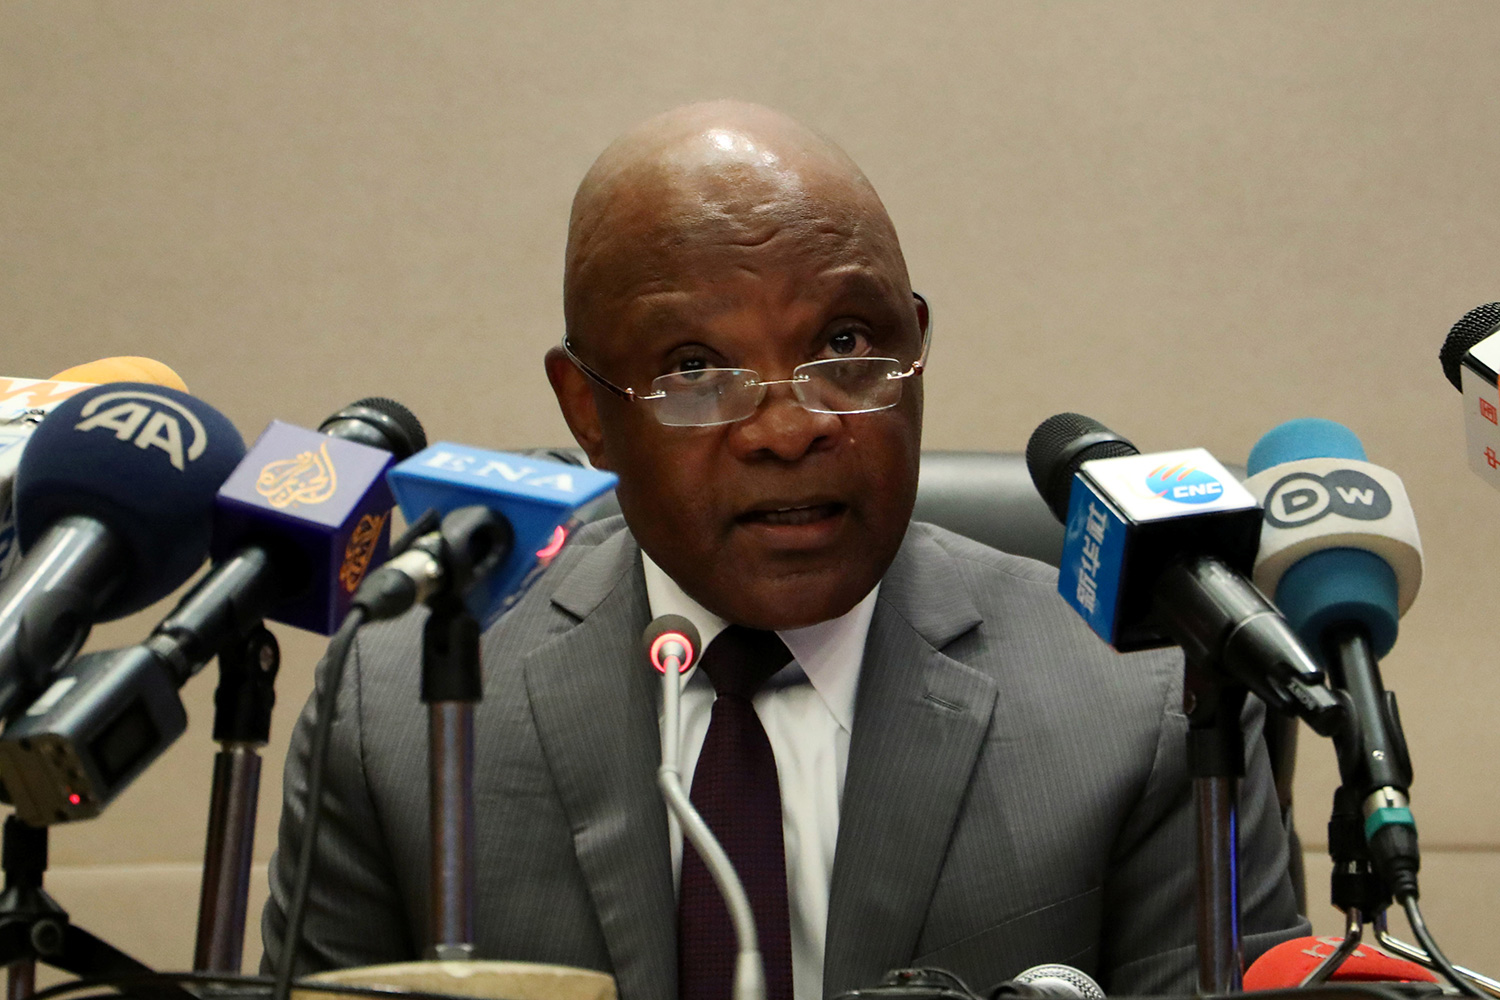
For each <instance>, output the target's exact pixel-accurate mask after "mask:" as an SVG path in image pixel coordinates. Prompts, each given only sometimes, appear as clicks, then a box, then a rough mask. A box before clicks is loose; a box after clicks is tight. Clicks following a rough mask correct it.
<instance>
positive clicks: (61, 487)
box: [15, 382, 245, 621]
mask: <svg viewBox="0 0 1500 1000" xmlns="http://www.w3.org/2000/svg"><path fill="white" fill-rule="evenodd" d="M244 455H245V442H244V440H243V439H242V438H241V437H240V433H239V431H237V430H235V427H234V425H233V424H232V423H230V422H229V419H228V418H227V417H225V416H224V415H223V414H222V413H220V412H219V411H218V410H216V409H214V408H213V407H212V406H209V405H208V404H207V403H205V402H203V401H202V400H200V399H195V398H194V397H192V396H189V395H188V394H187V393H185V392H178V391H177V390H176V389H168V388H166V387H164V386H159V385H148V384H146V383H141V382H115V383H112V384H109V385H101V386H97V387H95V388H93V389H87V390H85V391H83V392H80V393H79V394H78V395H76V396H74V397H72V398H71V399H69V400H67V401H65V402H64V403H62V404H61V405H60V406H58V407H57V409H55V410H53V411H52V412H51V413H49V414H48V415H47V419H46V420H43V421H42V422H41V423H40V424H38V425H37V429H36V431H35V433H33V434H32V436H31V439H30V440H29V441H28V442H27V445H26V450H25V452H23V453H22V455H21V463H20V466H19V468H18V469H17V470H16V493H15V511H16V534H17V537H18V538H19V540H20V543H21V549H22V551H23V552H24V551H26V550H27V549H29V548H30V547H31V546H32V545H33V544H34V543H35V542H36V541H37V540H38V539H39V538H40V537H41V536H42V535H43V534H44V533H45V532H46V531H47V529H48V528H49V527H51V526H52V525H53V524H54V523H56V522H57V521H58V520H60V519H61V518H64V517H68V516H71V515H82V516H85V517H91V518H94V519H96V520H98V521H100V522H102V523H103V524H104V525H106V526H107V527H108V528H110V530H111V531H112V532H114V534H115V536H116V537H117V538H118V539H119V540H120V542H121V543H122V545H123V547H124V550H125V566H124V567H123V569H124V572H125V576H124V579H123V580H122V583H121V586H120V587H119V588H117V590H116V596H115V597H114V598H113V599H112V600H111V602H110V603H109V604H108V605H106V606H105V608H104V609H103V612H102V614H101V616H100V620H101V621H107V620H109V619H111V618H119V617H121V616H123V615H127V614H130V613H132V612H135V611H139V610H140V609H141V608H144V607H146V606H147V605H149V604H151V603H153V602H155V601H158V600H160V599H161V598H163V597H165V596H167V595H168V594H170V593H171V592H172V591H174V590H176V589H177V588H178V587H179V586H180V585H181V584H183V583H184V582H186V580H187V579H188V577H190V576H192V575H193V573H194V571H196V570H197V568H198V567H199V566H200V565H202V563H203V560H204V558H206V557H207V555H208V543H209V535H210V532H211V529H212V524H213V509H214V495H215V494H216V493H217V492H218V489H219V486H220V484H222V483H223V482H224V480H225V478H227V477H228V475H229V473H230V472H231V471H232V470H233V469H234V467H235V466H236V465H237V464H239V461H240V459H241V458H243V457H244Z"/></svg>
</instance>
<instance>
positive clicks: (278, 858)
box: [261, 639, 417, 974]
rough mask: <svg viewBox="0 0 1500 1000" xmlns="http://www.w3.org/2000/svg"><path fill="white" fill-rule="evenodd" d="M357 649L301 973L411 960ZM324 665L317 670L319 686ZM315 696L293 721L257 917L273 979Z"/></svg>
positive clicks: (341, 708)
mask: <svg viewBox="0 0 1500 1000" xmlns="http://www.w3.org/2000/svg"><path fill="white" fill-rule="evenodd" d="M360 649H361V643H360V642H359V641H358V640H357V639H356V641H355V643H354V644H353V646H352V648H351V650H350V655H349V660H348V663H347V664H346V666H345V671H344V676H343V683H342V684H341V685H340V690H339V696H338V702H337V709H336V711H335V713H334V721H333V738H332V740H331V742H330V745H329V752H328V764H327V768H326V770H325V771H324V778H323V802H322V810H323V818H322V822H321V825H320V826H319V829H318V840H317V848H316V850H315V853H314V855H313V866H312V877H311V882H310V884H309V889H308V895H307V910H306V917H305V919H304V922H303V931H302V939H301V941H300V943H299V946H298V948H297V959H296V971H297V973H298V974H303V973H308V972H316V971H320V970H323V969H330V968H344V967H348V966H358V965H371V964H376V963H380V962H392V961H399V960H402V959H407V958H416V957H417V955H416V951H417V949H416V946H415V944H414V943H413V941H412V939H411V931H410V926H409V924H408V922H407V915H406V912H405V908H404V907H403V904H402V901H401V898H400V896H399V893H398V891H397V886H396V879H395V876H394V868H393V865H392V863H391V857H390V854H389V852H388V848H387V844H386V840H385V836H384V834H383V831H382V824H381V823H380V820H379V816H378V815H377V811H376V809H375V806H374V803H373V801H372V798H371V795H370V790H369V786H368V783H367V781H366V775H365V767H364V754H363V740H364V731H365V720H364V719H363V718H362V717H361V697H360V687H361V677H360V674H361V669H360V666H361V665H360ZM326 673H327V663H326V662H324V663H322V664H320V665H319V668H318V684H319V686H321V685H322V684H324V683H325V681H326ZM316 698H317V695H316V693H314V695H313V696H312V697H311V698H309V700H308V703H307V706H306V707H305V708H304V709H303V711H302V715H301V716H300V718H299V719H298V720H297V725H296V728H295V730H294V731H293V733H292V740H291V746H290V748H289V750H288V752H287V760H286V769H285V771H284V774H283V804H282V811H281V829H280V833H279V837H278V840H277V847H276V852H275V854H273V855H272V857H271V865H270V883H271V885H270V888H271V894H270V898H269V899H268V900H267V902H266V908H265V911H264V913H263V915H262V917H261V933H262V936H263V938H264V941H265V954H264V955H263V957H262V958H261V971H262V972H263V973H268V974H269V973H272V972H274V971H275V965H276V961H277V959H278V957H279V956H280V954H281V949H282V948H284V947H286V946H287V942H286V939H285V938H286V931H287V915H288V911H289V910H290V908H291V905H292V893H293V884H294V882H295V879H296V869H297V853H298V851H299V849H300V847H301V844H302V841H303V837H304V835H305V834H304V831H305V829H306V824H307V815H308V804H307V783H308V770H309V767H310V764H311V758H312V733H313V723H314V717H315V714H316V713H315V702H316Z"/></svg>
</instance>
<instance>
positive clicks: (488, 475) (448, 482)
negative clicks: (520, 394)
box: [354, 441, 616, 628]
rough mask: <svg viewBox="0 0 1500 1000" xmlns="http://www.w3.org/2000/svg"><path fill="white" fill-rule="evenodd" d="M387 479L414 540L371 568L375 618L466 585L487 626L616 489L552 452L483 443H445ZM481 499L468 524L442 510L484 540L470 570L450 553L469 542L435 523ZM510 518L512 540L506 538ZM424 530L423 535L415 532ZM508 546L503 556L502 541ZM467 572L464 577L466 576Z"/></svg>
mask: <svg viewBox="0 0 1500 1000" xmlns="http://www.w3.org/2000/svg"><path fill="white" fill-rule="evenodd" d="M388 478H389V480H390V484H391V488H392V489H393V490H395V493H396V500H397V502H398V503H400V505H401V513H402V515H403V516H404V517H405V518H406V520H407V522H408V523H409V524H411V525H412V528H411V530H409V531H408V533H407V534H408V537H409V538H415V540H414V541H409V542H407V543H406V544H402V545H398V546H397V547H398V548H399V549H401V551H400V553H399V554H398V555H395V556H393V557H392V558H391V559H390V560H389V561H388V562H387V563H386V564H385V565H384V566H382V567H381V568H380V569H379V570H378V571H377V572H375V573H372V574H370V577H369V579H367V580H366V581H365V583H364V585H363V586H362V587H361V588H360V590H359V592H358V593H357V594H356V595H355V597H354V603H355V604H356V605H357V606H360V607H363V608H364V609H365V611H366V613H367V614H368V616H369V619H370V620H377V619H382V618H392V617H395V616H396V615H399V614H401V613H402V612H404V611H406V610H407V609H408V608H410V607H411V606H412V605H413V604H416V603H418V602H420V601H428V600H430V599H431V598H433V597H434V596H435V595H437V594H438V593H442V592H448V593H455V592H459V591H462V592H463V594H464V596H463V600H464V604H465V606H466V608H467V610H468V612H469V614H471V615H472V616H473V617H474V618H475V619H476V620H477V621H478V622H479V623H480V627H481V628H488V627H489V626H490V625H491V624H492V623H494V621H495V620H496V619H497V618H499V617H500V616H501V615H502V614H503V613H505V612H506V611H507V610H509V609H510V607H511V606H512V605H514V604H515V602H516V601H517V600H519V599H520V598H521V595H523V594H524V593H525V592H526V590H527V589H528V588H529V587H530V586H531V584H532V583H533V582H535V580H536V578H537V576H539V575H540V574H541V572H542V571H543V570H545V569H546V568H547V567H548V566H549V565H551V563H552V560H553V559H554V558H556V556H557V554H558V552H560V551H561V550H562V547H563V545H564V544H566V542H567V539H568V536H569V535H570V534H572V532H573V529H574V528H575V527H576V526H577V524H578V523H580V518H579V517H578V516H577V515H578V513H579V511H580V510H581V509H582V508H584V507H586V506H587V505H589V504H590V503H592V502H593V501H595V500H597V499H598V498H599V497H601V496H603V495H604V494H605V493H608V492H609V491H610V490H612V489H614V485H615V481H616V477H615V476H614V474H613V473H608V472H600V471H598V470H597V469H590V468H585V467H583V466H578V465H569V464H566V463H563V462H554V461H550V460H547V459H541V458H533V457H528V456H525V455H514V454H508V453H505V452H494V451H484V450H481V449H479V448H470V447H468V446H466V445H460V444H452V443H450V442H446V441H444V442H439V443H438V444H435V445H432V446H431V447H429V448H427V449H425V450H424V451H422V452H420V453H418V454H416V455H413V456H412V457H411V458H408V459H406V460H405V461H404V462H401V463H399V464H398V465H396V466H395V468H393V469H391V471H390V473H389V475H388ZM465 507H479V508H483V509H484V510H485V511H488V512H489V513H490V515H491V520H490V521H488V522H487V523H483V524H482V523H481V522H483V521H485V519H484V518H483V517H482V515H480V514H479V513H478V512H470V513H469V514H466V515H465V517H464V519H463V523H462V524H460V523H459V522H452V523H451V524H450V522H449V520H448V519H447V518H444V520H443V524H444V526H445V528H446V527H453V528H460V527H461V528H462V530H463V532H464V535H465V537H466V538H467V539H469V542H468V543H466V544H474V545H478V546H480V547H481V548H482V550H483V551H482V552H481V550H480V549H475V550H474V551H473V552H471V553H469V554H468V555H466V556H464V560H463V561H464V562H465V569H464V572H463V573H461V574H459V576H455V572H454V570H455V567H452V566H445V561H446V560H447V559H448V558H450V557H451V556H453V555H455V554H457V553H459V552H460V551H461V550H462V548H463V547H464V546H463V545H462V544H460V545H457V546H455V545H454V544H453V542H454V541H455V539H456V536H453V535H451V534H450V535H449V538H448V539H447V540H445V539H444V537H443V536H444V532H441V531H432V530H431V529H432V527H433V525H434V522H435V521H436V520H437V518H438V517H440V516H442V515H450V516H451V515H453V514H455V513H456V512H458V511H459V510H460V509H461V508H465ZM502 521H503V522H504V523H505V525H506V526H508V528H509V541H508V542H505V541H504V536H505V534H506V532H505V530H504V529H503V528H501V527H500V526H499V523H500V522H502ZM416 536H420V537H416ZM501 544H506V545H507V546H508V548H507V551H506V552H505V553H504V554H503V555H499V556H498V557H496V556H495V553H494V549H495V547H496V546H499V545H501ZM481 556H482V557H483V558H484V559H485V560H487V561H491V562H493V563H495V565H494V566H492V567H486V568H485V569H484V570H483V571H481V572H477V573H476V572H475V571H474V568H473V567H474V562H475V560H476V559H477V558H480V557H481ZM460 577H462V579H460Z"/></svg>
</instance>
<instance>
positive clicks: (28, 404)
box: [0, 376, 95, 580]
mask: <svg viewBox="0 0 1500 1000" xmlns="http://www.w3.org/2000/svg"><path fill="white" fill-rule="evenodd" d="M94 385H95V383H92V382H58V381H54V380H51V379H36V378H8V377H5V376H0V580H3V579H5V578H6V577H7V576H9V575H10V573H11V571H12V570H13V569H14V568H15V566H16V564H17V563H18V562H20V560H21V549H20V546H19V545H17V544H16V512H15V505H14V502H13V501H14V495H15V488H16V469H17V467H18V466H19V465H20V464H21V452H23V451H24V450H25V449H26V442H27V441H28V440H29V439H30V438H31V434H32V432H33V431H35V430H36V426H37V424H39V423H40V422H41V421H42V418H43V417H45V416H46V414H47V413H48V412H50V411H51V410H52V409H53V408H55V407H56V406H57V405H58V404H59V403H61V402H62V401H63V400H65V399H67V398H69V397H70V396H72V395H74V394H75V393H78V392H82V391H83V390H84V389H90V388H93V386H94Z"/></svg>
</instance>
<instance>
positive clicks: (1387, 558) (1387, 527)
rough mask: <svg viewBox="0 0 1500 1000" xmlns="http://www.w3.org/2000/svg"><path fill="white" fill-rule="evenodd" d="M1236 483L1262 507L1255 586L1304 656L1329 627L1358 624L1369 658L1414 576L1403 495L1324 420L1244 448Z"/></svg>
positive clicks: (1379, 647) (1381, 649)
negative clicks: (1241, 480)
mask: <svg viewBox="0 0 1500 1000" xmlns="http://www.w3.org/2000/svg"><path fill="white" fill-rule="evenodd" d="M1246 468H1247V471H1248V472H1249V473H1250V477H1249V479H1247V480H1246V483H1245V485H1246V486H1247V487H1248V488H1249V489H1250V491H1251V493H1252V494H1254V495H1255V497H1256V499H1258V500H1260V501H1261V504H1262V505H1263V506H1264V508H1265V521H1264V524H1263V526H1262V529H1261V546H1260V552H1259V554H1258V555H1257V557H1256V566H1255V582H1256V584H1257V585H1258V586H1259V587H1260V588H1261V589H1262V590H1264V591H1265V592H1266V593H1267V594H1271V595H1272V596H1273V598H1274V600H1275V601H1276V603H1277V605H1278V606H1279V607H1280V608H1281V611H1282V613H1283V614H1285V615H1286V618H1287V621H1288V622H1290V623H1291V625H1292V627H1293V628H1294V629H1296V631H1297V633H1298V635H1299V636H1301V637H1302V640H1303V642H1304V643H1306V644H1307V646H1308V648H1309V649H1319V648H1320V647H1321V645H1322V643H1321V639H1322V636H1323V635H1324V633H1325V632H1327V630H1328V629H1329V628H1330V627H1331V626H1332V625H1334V624H1337V623H1340V622H1354V623H1358V624H1360V625H1363V626H1364V628H1365V629H1366V630H1367V632H1368V634H1369V636H1370V643H1371V646H1372V648H1373V649H1374V651H1375V655H1376V656H1384V655H1385V654H1386V653H1387V652H1389V651H1390V649H1391V647H1392V646H1393V645H1395V642H1396V633H1397V622H1398V620H1399V619H1400V617H1401V615H1402V614H1404V613H1405V611H1406V609H1407V607H1409V606H1410V605H1411V602H1412V600H1413V599H1414V598H1415V596H1416V590H1417V586H1418V584H1419V583H1420V581H1421V577H1422V554H1421V542H1420V540H1419V538H1418V536H1417V526H1416V520H1415V518H1414V516H1413V514H1412V511H1411V503H1410V501H1409V500H1408V499H1407V496H1406V489H1405V487H1404V486H1403V485H1402V483H1401V479H1400V477H1399V476H1397V475H1396V474H1395V473H1393V472H1390V471H1389V470H1387V469H1383V468H1381V467H1379V466H1377V465H1373V464H1372V463H1370V462H1368V461H1366V460H1365V449H1364V445H1363V444H1361V443H1360V440H1359V437H1358V436H1357V435H1356V434H1355V433H1354V432H1353V431H1352V430H1350V429H1349V428H1347V427H1345V426H1344V425H1343V424H1340V423H1337V422H1336V421H1333V420H1323V419H1317V418H1302V419H1297V420H1288V421H1287V422H1286V423H1283V424H1281V425H1279V426H1277V427H1274V428H1272V429H1271V430H1270V431H1267V432H1266V434H1265V435H1264V436H1263V437H1262V438H1261V439H1260V440H1259V441H1258V442H1256V444H1255V447H1254V448H1252V449H1251V450H1250V458H1249V461H1248V462H1247V463H1246Z"/></svg>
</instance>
